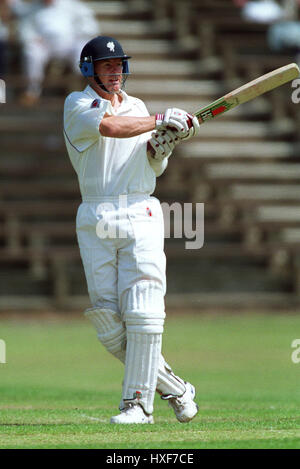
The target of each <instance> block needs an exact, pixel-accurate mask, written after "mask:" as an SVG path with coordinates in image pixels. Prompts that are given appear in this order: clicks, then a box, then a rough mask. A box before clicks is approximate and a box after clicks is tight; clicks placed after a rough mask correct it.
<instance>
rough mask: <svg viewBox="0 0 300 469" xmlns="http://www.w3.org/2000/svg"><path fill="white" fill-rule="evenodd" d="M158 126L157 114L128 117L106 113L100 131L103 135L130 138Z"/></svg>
mask: <svg viewBox="0 0 300 469" xmlns="http://www.w3.org/2000/svg"><path fill="white" fill-rule="evenodd" d="M155 128H156V119H155V116H149V117H128V116H110V115H108V114H106V115H105V116H104V117H103V119H102V120H101V123H100V126H99V131H100V134H101V135H102V136H103V137H111V138H130V137H136V136H137V135H141V134H143V133H146V132H151V130H154V129H155Z"/></svg>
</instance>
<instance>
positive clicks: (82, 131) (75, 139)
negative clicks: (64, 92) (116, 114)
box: [64, 92, 109, 153]
mask: <svg viewBox="0 0 300 469" xmlns="http://www.w3.org/2000/svg"><path fill="white" fill-rule="evenodd" d="M108 104H109V103H108V101H106V100H103V99H101V98H100V96H99V98H98V99H93V98H92V97H89V96H82V93H77V92H75V93H71V94H70V95H69V96H68V97H67V99H66V101H65V109H64V133H65V136H66V138H67V140H68V141H69V143H70V144H71V145H72V146H73V147H74V148H75V149H76V150H77V151H78V152H80V153H81V152H83V151H85V150H87V149H88V148H89V147H90V146H91V145H93V144H94V143H95V142H96V141H97V140H99V138H100V137H101V134H100V131H99V126H100V122H101V120H102V119H103V117H104V115H105V113H106V111H107V107H108Z"/></svg>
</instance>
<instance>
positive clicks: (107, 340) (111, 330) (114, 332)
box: [84, 308, 126, 363]
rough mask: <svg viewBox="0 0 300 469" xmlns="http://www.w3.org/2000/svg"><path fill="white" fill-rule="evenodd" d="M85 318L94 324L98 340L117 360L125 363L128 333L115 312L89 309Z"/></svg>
mask: <svg viewBox="0 0 300 469" xmlns="http://www.w3.org/2000/svg"><path fill="white" fill-rule="evenodd" d="M84 314H85V316H86V317H88V318H89V319H90V320H91V322H92V323H93V324H94V326H95V328H96V330H97V335H98V339H99V340H100V342H101V343H102V344H103V345H104V347H105V348H106V349H107V350H108V351H109V352H110V353H112V354H113V355H114V356H115V357H116V358H118V359H119V360H121V362H123V363H125V357H126V331H125V328H124V325H123V323H122V321H121V319H120V316H119V315H118V313H116V312H115V311H112V310H110V309H100V308H95V309H87V310H86V311H85V313H84Z"/></svg>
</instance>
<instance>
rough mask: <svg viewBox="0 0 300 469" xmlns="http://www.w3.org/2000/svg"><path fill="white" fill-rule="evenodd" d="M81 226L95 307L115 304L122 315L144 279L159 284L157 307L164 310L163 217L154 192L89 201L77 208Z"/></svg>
mask: <svg viewBox="0 0 300 469" xmlns="http://www.w3.org/2000/svg"><path fill="white" fill-rule="evenodd" d="M91 200H93V199H91ZM76 231H77V238H78V244H79V248H80V254H81V258H82V261H83V266H84V270H85V276H86V280H87V286H88V292H89V296H90V300H91V303H92V305H93V306H94V307H101V308H109V309H112V310H114V311H116V312H118V313H119V314H120V315H121V316H122V317H123V315H124V314H125V313H126V311H128V301H130V298H129V297H130V292H132V291H133V290H134V289H136V286H137V284H139V283H140V282H143V283H149V284H152V285H155V288H156V290H157V291H158V292H159V296H158V298H157V305H156V307H155V308H156V309H159V310H162V311H164V295H165V291H166V258H165V254H164V222H163V214H162V209H161V206H160V203H159V201H158V200H157V199H156V198H155V197H150V196H147V195H129V196H120V197H106V198H101V199H100V198H99V199H98V200H97V201H96V200H95V199H94V201H84V202H83V203H82V204H81V205H80V206H79V209H78V213H77V219H76ZM153 314H155V311H153Z"/></svg>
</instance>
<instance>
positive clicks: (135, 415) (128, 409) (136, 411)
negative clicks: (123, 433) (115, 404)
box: [110, 402, 154, 424]
mask: <svg viewBox="0 0 300 469" xmlns="http://www.w3.org/2000/svg"><path fill="white" fill-rule="evenodd" d="M110 423H122V424H127V423H154V420H153V417H152V415H147V414H145V412H144V409H143V408H142V406H140V404H136V403H134V402H129V403H128V402H127V403H126V404H125V408H124V409H122V410H121V413H120V414H119V415H115V416H114V417H112V418H111V419H110Z"/></svg>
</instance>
